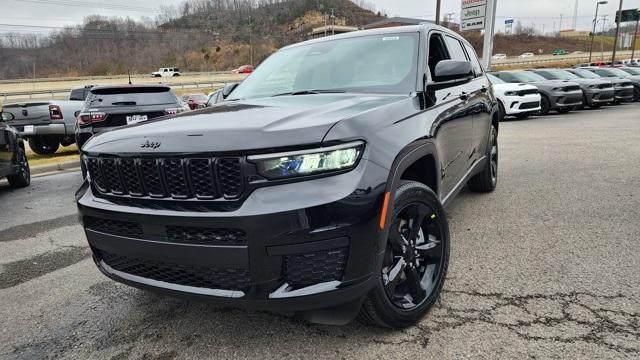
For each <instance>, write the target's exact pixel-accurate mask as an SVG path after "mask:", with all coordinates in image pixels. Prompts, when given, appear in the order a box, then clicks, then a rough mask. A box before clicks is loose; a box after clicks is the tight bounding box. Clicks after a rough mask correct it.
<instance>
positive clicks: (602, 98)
mask: <svg viewBox="0 0 640 360" xmlns="http://www.w3.org/2000/svg"><path fill="white" fill-rule="evenodd" d="M531 71H533V72H534V73H536V74H538V75H540V76H542V77H543V78H545V79H548V80H569V81H572V82H575V83H578V84H580V88H581V89H582V94H583V103H584V104H583V105H584V106H589V107H590V108H592V109H597V108H599V107H601V106H602V105H605V104H607V103H610V102H613V100H614V95H613V84H612V83H611V82H610V81H606V80H602V79H583V78H581V77H579V76H577V75H574V74H572V73H570V72H568V71H566V70H562V69H536V70H531Z"/></svg>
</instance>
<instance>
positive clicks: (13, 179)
mask: <svg viewBox="0 0 640 360" xmlns="http://www.w3.org/2000/svg"><path fill="white" fill-rule="evenodd" d="M16 157H17V162H18V171H17V172H16V174H14V175H9V176H7V180H8V181H9V185H11V187H12V188H23V187H27V186H29V184H31V169H30V168H29V160H27V154H26V153H25V152H24V149H22V148H21V147H19V148H18V153H17V156H16Z"/></svg>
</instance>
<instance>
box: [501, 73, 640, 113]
mask: <svg viewBox="0 0 640 360" xmlns="http://www.w3.org/2000/svg"><path fill="white" fill-rule="evenodd" d="M488 76H489V80H491V82H492V85H493V88H494V93H495V94H496V97H497V98H498V100H499V107H500V112H501V117H502V118H504V117H505V116H516V117H518V118H525V117H527V116H529V115H531V114H534V113H539V114H541V115H547V114H548V113H549V112H551V111H555V112H558V113H561V114H562V113H567V112H569V111H571V110H575V109H583V108H586V107H589V108H591V109H596V108H600V107H601V106H603V105H608V104H619V103H621V102H629V101H640V69H636V68H632V67H620V68H615V67H609V68H604V67H580V68H573V69H531V70H512V71H499V72H493V73H490V74H488Z"/></svg>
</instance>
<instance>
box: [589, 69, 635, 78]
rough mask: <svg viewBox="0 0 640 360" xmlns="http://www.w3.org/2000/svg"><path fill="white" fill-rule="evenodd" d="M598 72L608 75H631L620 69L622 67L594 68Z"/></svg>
mask: <svg viewBox="0 0 640 360" xmlns="http://www.w3.org/2000/svg"><path fill="white" fill-rule="evenodd" d="M594 71H595V73H596V74H598V75H602V76H606V77H615V76H618V77H629V74H628V73H626V72H624V71H622V70H620V69H596V70H594Z"/></svg>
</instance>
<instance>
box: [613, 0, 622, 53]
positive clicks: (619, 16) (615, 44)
mask: <svg viewBox="0 0 640 360" xmlns="http://www.w3.org/2000/svg"><path fill="white" fill-rule="evenodd" d="M622 1H623V0H620V9H619V10H618V14H617V15H618V16H617V18H616V37H615V38H614V39H613V55H611V64H613V62H614V61H616V50H617V47H618V34H620V22H621V21H622Z"/></svg>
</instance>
